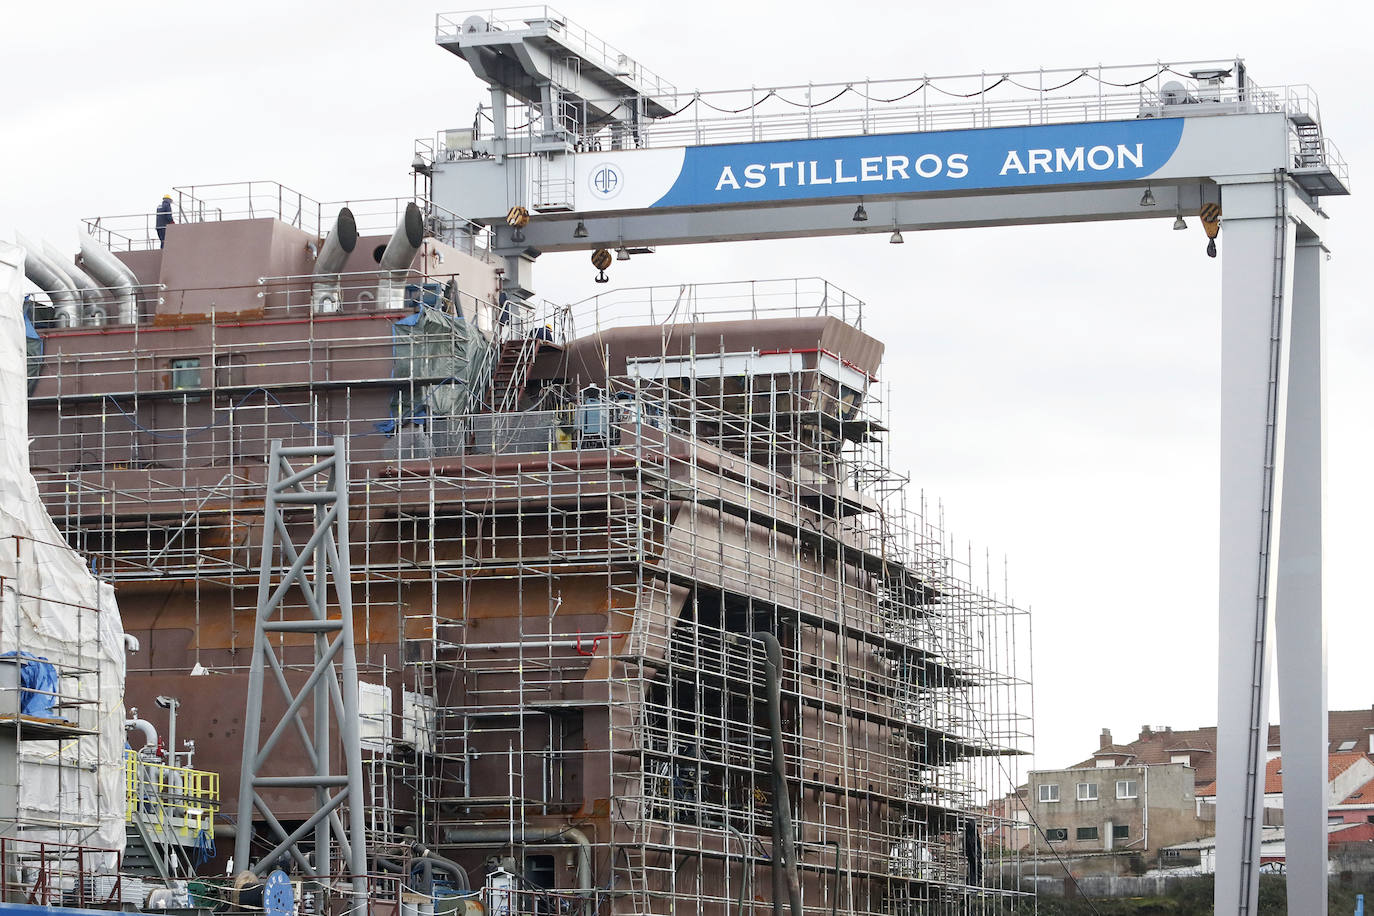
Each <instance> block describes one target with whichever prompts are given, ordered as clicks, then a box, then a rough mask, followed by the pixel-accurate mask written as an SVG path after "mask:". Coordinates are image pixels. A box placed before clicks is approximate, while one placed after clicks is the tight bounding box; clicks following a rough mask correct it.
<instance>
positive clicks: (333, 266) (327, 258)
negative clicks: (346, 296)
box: [310, 207, 358, 312]
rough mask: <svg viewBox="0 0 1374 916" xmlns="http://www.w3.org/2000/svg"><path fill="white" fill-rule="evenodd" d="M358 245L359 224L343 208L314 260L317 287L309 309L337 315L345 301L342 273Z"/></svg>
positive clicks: (313, 288) (350, 211)
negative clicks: (341, 284) (343, 300)
mask: <svg viewBox="0 0 1374 916" xmlns="http://www.w3.org/2000/svg"><path fill="white" fill-rule="evenodd" d="M357 244H358V223H357V221H356V220H354V219H353V211H352V210H350V209H348V208H347V207H344V208H343V209H341V210H340V211H339V217H338V219H336V220H334V228H333V229H330V230H329V235H328V237H326V238H325V240H324V244H323V245H321V246H320V254H319V257H317V258H316V259H315V285H314V286H313V287H312V288H311V292H310V308H311V310H312V311H316V312H337V311H338V310H339V305H340V301H341V299H342V297H343V294H342V290H341V289H340V287H339V271H341V270H343V266H344V263H345V262H347V261H348V256H349V255H350V254H351V253H352V252H353V249H354V248H355V247H357Z"/></svg>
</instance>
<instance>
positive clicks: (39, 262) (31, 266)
mask: <svg viewBox="0 0 1374 916" xmlns="http://www.w3.org/2000/svg"><path fill="white" fill-rule="evenodd" d="M14 238H15V241H17V242H18V243H19V247H21V248H23V249H24V250H25V251H26V252H27V254H26V256H25V258H24V276H26V277H28V278H29V280H30V281H32V282H33V284H34V285H35V286H37V287H38V288H39V289H41V290H43V292H45V293H47V294H48V298H49V299H51V300H52V307H53V311H54V312H55V313H56V314H57V326H58V327H60V328H74V327H76V326H77V325H79V324H81V297H80V295H78V293H77V291H76V290H74V289H72V288H71V285H70V283H71V281H69V280H68V279H67V275H66V273H64V272H63V270H62V268H61V267H60V266H58V265H57V264H54V263H53V262H52V261H51V260H50V259H49V258H48V257H47V256H46V255H44V254H43V252H42V251H40V250H39V248H38V246H36V245H34V244H33V243H32V242H30V241H29V240H28V239H26V238H24V237H23V236H22V235H19V234H18V233H16V234H15V236H14Z"/></svg>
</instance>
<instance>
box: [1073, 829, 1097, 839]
mask: <svg viewBox="0 0 1374 916" xmlns="http://www.w3.org/2000/svg"><path fill="white" fill-rule="evenodd" d="M1074 839H1076V840H1095V839H1097V828H1096V827H1079V828H1078V829H1077V830H1075V831H1074Z"/></svg>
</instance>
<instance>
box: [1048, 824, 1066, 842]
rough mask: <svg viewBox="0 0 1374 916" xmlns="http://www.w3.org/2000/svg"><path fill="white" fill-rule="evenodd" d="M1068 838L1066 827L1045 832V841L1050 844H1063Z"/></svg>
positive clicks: (1053, 828)
mask: <svg viewBox="0 0 1374 916" xmlns="http://www.w3.org/2000/svg"><path fill="white" fill-rule="evenodd" d="M1068 838H1069V828H1068V827H1051V828H1050V829H1049V830H1046V831H1045V839H1047V840H1049V841H1050V842H1051V843H1063V842H1065V841H1066V840H1068Z"/></svg>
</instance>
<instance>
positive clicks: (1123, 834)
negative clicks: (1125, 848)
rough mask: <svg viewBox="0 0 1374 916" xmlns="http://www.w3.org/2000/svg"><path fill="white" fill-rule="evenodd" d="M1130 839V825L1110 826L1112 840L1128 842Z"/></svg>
mask: <svg viewBox="0 0 1374 916" xmlns="http://www.w3.org/2000/svg"><path fill="white" fill-rule="evenodd" d="M1130 838H1131V825H1130V824H1112V839H1114V840H1129V839H1130Z"/></svg>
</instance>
